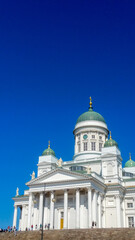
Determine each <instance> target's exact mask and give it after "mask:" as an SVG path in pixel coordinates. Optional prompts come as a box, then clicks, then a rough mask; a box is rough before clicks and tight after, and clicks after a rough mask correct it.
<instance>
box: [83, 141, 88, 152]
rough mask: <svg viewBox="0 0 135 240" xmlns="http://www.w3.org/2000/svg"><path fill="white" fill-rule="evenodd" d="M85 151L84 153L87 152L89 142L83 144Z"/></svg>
mask: <svg viewBox="0 0 135 240" xmlns="http://www.w3.org/2000/svg"><path fill="white" fill-rule="evenodd" d="M83 150H84V151H87V142H84V143H83Z"/></svg>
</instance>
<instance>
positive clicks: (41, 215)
mask: <svg viewBox="0 0 135 240" xmlns="http://www.w3.org/2000/svg"><path fill="white" fill-rule="evenodd" d="M42 217H43V192H41V193H40V196H39V222H38V225H39V228H40V224H42Z"/></svg>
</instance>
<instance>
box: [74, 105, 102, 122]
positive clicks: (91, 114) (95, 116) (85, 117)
mask: <svg viewBox="0 0 135 240" xmlns="http://www.w3.org/2000/svg"><path fill="white" fill-rule="evenodd" d="M92 120H94V121H100V122H104V123H106V122H105V119H104V118H103V117H102V115H100V114H99V113H97V112H95V111H93V110H92V109H91V108H89V111H87V112H85V113H83V114H81V115H80V117H79V118H78V119H77V122H76V123H79V122H83V121H92Z"/></svg>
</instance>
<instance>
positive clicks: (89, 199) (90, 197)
mask: <svg viewBox="0 0 135 240" xmlns="http://www.w3.org/2000/svg"><path fill="white" fill-rule="evenodd" d="M91 191H92V188H91V187H89V188H88V228H91V226H92V196H91V195H92V192H91Z"/></svg>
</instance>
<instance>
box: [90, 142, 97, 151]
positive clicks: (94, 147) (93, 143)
mask: <svg viewBox="0 0 135 240" xmlns="http://www.w3.org/2000/svg"><path fill="white" fill-rule="evenodd" d="M91 150H92V151H96V143H95V142H91Z"/></svg>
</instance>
